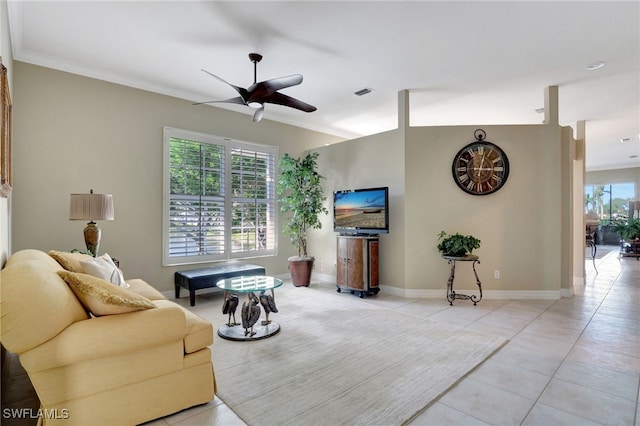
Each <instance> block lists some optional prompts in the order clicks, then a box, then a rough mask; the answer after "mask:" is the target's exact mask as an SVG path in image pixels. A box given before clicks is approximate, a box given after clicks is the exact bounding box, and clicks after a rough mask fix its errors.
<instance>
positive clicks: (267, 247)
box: [163, 128, 278, 265]
mask: <svg viewBox="0 0 640 426" xmlns="http://www.w3.org/2000/svg"><path fill="white" fill-rule="evenodd" d="M277 154H278V151H277V148H275V147H271V146H263V145H256V144H249V143H246V142H238V141H232V140H230V139H226V138H221V137H217V136H211V135H206V134H200V133H195V132H188V131H185V130H178V129H172V128H165V129H164V165H165V173H164V174H165V176H164V221H163V223H164V229H163V245H164V255H163V264H164V265H177V264H185V263H199V262H210V261H214V260H224V259H230V258H242V257H254V256H266V255H275V254H276V247H277V235H276V231H275V230H276V211H275V206H276V198H275V173H276V158H277Z"/></svg>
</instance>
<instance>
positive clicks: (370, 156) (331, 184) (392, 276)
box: [309, 131, 405, 287]
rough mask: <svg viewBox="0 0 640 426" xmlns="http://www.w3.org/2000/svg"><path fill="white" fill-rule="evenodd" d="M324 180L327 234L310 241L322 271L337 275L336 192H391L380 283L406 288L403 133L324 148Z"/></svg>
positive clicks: (321, 162)
mask: <svg viewBox="0 0 640 426" xmlns="http://www.w3.org/2000/svg"><path fill="white" fill-rule="evenodd" d="M315 151H317V152H318V153H320V157H319V158H318V165H319V170H320V174H322V175H323V176H324V177H325V178H326V181H324V182H323V188H324V191H325V193H326V194H327V201H326V207H327V209H328V210H329V215H326V216H324V217H323V218H322V230H318V231H313V232H312V234H311V235H310V241H309V253H310V254H312V255H313V256H314V257H315V258H316V271H317V272H320V273H323V274H329V275H335V274H336V235H337V234H336V233H334V232H333V213H332V209H333V192H334V191H339V190H345V189H358V188H370V187H380V186H388V187H389V209H390V212H389V228H390V233H389V234H388V235H381V236H380V271H379V272H380V283H381V285H387V286H393V287H404V283H405V266H404V250H405V236H404V229H405V223H404V211H405V207H404V206H405V186H404V171H405V167H404V142H403V140H402V138H401V132H399V131H390V132H385V133H380V134H377V135H373V136H369V137H366V138H361V139H354V140H350V141H348V142H343V143H337V144H333V145H330V146H325V147H322V148H318V149H316V150H315Z"/></svg>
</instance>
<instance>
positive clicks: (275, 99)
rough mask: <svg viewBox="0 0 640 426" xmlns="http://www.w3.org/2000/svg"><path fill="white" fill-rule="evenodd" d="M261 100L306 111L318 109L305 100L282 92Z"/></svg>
mask: <svg viewBox="0 0 640 426" xmlns="http://www.w3.org/2000/svg"><path fill="white" fill-rule="evenodd" d="M260 101H262V102H267V103H270V104H278V105H283V106H286V107H290V108H295V109H299V110H300V111H304V112H313V111H315V110H316V109H317V108H316V107H314V106H313V105H309V104H307V103H305V102H302V101H301V100H298V99H295V98H292V97H291V96H287V95H283V94H282V93H278V92H276V93H272V94H271V95H269V96H265V97H263V98H261V99H260Z"/></svg>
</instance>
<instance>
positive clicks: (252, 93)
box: [245, 74, 302, 103]
mask: <svg viewBox="0 0 640 426" xmlns="http://www.w3.org/2000/svg"><path fill="white" fill-rule="evenodd" d="M301 82H302V75H300V74H295V75H289V76H287V77H279V78H273V79H271V80H265V81H261V82H259V83H253V84H252V85H251V86H249V87H248V88H247V93H248V97H247V98H245V99H246V101H247V103H249V102H252V101H255V102H260V101H261V100H262V99H263V98H265V97H267V96H271V95H272V94H273V93H275V92H277V91H278V90H280V89H284V88H287V87H291V86H296V85H298V84H300V83H301Z"/></svg>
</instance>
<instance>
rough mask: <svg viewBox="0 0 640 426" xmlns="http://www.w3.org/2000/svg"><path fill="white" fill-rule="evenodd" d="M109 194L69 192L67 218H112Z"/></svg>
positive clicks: (111, 200)
mask: <svg viewBox="0 0 640 426" xmlns="http://www.w3.org/2000/svg"><path fill="white" fill-rule="evenodd" d="M113 217H114V214H113V196H112V195H111V194H94V193H93V190H91V193H90V194H71V202H70V205H69V220H88V221H91V222H93V221H95V220H113Z"/></svg>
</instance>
